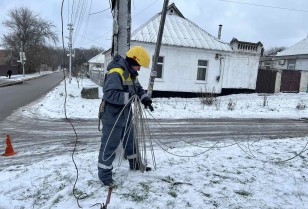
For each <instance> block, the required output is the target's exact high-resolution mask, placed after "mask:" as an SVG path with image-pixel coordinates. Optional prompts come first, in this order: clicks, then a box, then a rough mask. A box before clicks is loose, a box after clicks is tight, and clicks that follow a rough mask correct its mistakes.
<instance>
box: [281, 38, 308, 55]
mask: <svg viewBox="0 0 308 209" xmlns="http://www.w3.org/2000/svg"><path fill="white" fill-rule="evenodd" d="M299 54H308V37H307V38H305V39H304V40H302V41H300V42H298V43H297V44H295V45H293V46H291V47H289V48H287V49H285V50H283V51H281V52H278V54H277V56H288V55H299Z"/></svg>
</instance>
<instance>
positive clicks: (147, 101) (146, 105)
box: [141, 97, 154, 112]
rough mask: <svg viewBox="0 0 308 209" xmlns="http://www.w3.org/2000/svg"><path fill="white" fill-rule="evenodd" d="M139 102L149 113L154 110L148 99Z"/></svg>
mask: <svg viewBox="0 0 308 209" xmlns="http://www.w3.org/2000/svg"><path fill="white" fill-rule="evenodd" d="M141 102H142V104H143V105H144V108H145V109H147V108H149V109H150V110H151V112H153V111H154V108H153V106H152V100H151V99H150V98H149V97H146V98H144V99H143V100H142V101H141Z"/></svg>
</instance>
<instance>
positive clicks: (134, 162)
mask: <svg viewBox="0 0 308 209" xmlns="http://www.w3.org/2000/svg"><path fill="white" fill-rule="evenodd" d="M128 162H129V169H130V170H134V171H137V170H140V168H141V167H143V168H144V170H145V171H151V170H152V168H151V167H147V166H146V165H142V164H141V163H138V161H137V160H136V159H130V160H128Z"/></svg>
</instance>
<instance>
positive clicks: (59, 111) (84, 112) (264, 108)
mask: <svg viewBox="0 0 308 209" xmlns="http://www.w3.org/2000/svg"><path fill="white" fill-rule="evenodd" d="M63 84H64V83H61V85H59V86H58V87H56V88H55V89H54V90H53V91H51V92H50V93H48V94H47V95H46V97H45V98H44V99H42V100H41V101H39V102H37V103H36V104H34V105H33V106H31V108H27V109H29V110H27V111H24V114H30V115H31V114H32V113H33V114H35V115H40V116H44V117H49V118H63V117H64V107H63V106H64V100H65V91H64V85H63ZM88 86H96V84H94V83H93V82H92V81H90V80H89V79H83V81H82V84H80V88H78V86H77V82H76V80H75V79H73V80H72V83H71V84H67V85H66V88H67V101H66V112H67V116H68V117H71V118H97V115H98V107H99V104H100V101H101V100H100V99H83V98H81V96H80V92H81V89H82V87H88ZM201 101H202V99H200V98H189V99H187V98H154V99H153V106H154V108H155V110H154V112H153V113H152V115H153V116H154V117H155V118H174V119H177V118H224V117H228V118H307V117H308V94H307V93H297V94H295V93H294V94H292V93H277V94H272V95H267V97H266V98H265V97H264V95H258V94H234V95H229V96H221V97H217V98H216V102H214V103H213V104H212V105H210V106H208V105H204V104H202V103H201ZM230 101H232V102H234V103H235V106H234V109H233V110H229V109H228V104H229V103H230ZM298 104H302V105H304V106H305V107H306V108H304V109H298V108H296V107H297V105H298Z"/></svg>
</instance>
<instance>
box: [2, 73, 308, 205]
mask: <svg viewBox="0 0 308 209" xmlns="http://www.w3.org/2000/svg"><path fill="white" fill-rule="evenodd" d="M82 86H85V87H88V86H95V84H93V83H92V82H91V81H89V80H87V79H85V80H83V83H82ZM80 91H81V88H78V87H77V84H76V82H75V80H74V79H73V82H72V84H67V115H68V117H74V118H97V110H98V106H99V103H100V99H94V100H93V99H92V100H87V99H82V98H81V97H80ZM64 98H65V93H64V85H63V83H62V84H60V85H59V86H58V87H56V88H55V89H54V90H53V91H52V92H50V93H49V94H47V95H46V97H44V98H42V99H41V100H40V101H37V102H35V103H33V104H31V105H30V106H29V108H26V109H28V110H27V111H23V114H26V115H27V116H31V117H49V118H63V117H64V108H63V104H64ZM218 99H219V100H220V106H219V105H216V106H215V105H212V106H206V105H202V104H201V102H200V99H183V98H170V99H167V98H157V99H154V101H153V103H154V108H155V111H154V112H153V115H154V117H156V118H215V117H234V118H250V117H251V118H303V117H306V118H307V116H308V112H307V111H308V110H307V108H305V109H303V110H299V109H297V108H296V106H297V105H298V103H302V104H306V107H307V105H308V94H306V93H300V94H274V95H271V96H268V98H267V103H266V105H265V106H263V102H264V97H263V96H259V95H257V94H239V95H230V96H223V97H219V98H218ZM230 99H231V100H232V101H234V102H235V107H234V110H228V103H229V102H230ZM97 141H98V144H97V147H99V139H98V140H97ZM307 142H308V136H307V137H304V138H292V139H289V138H288V139H276V140H266V139H259V140H257V141H252V140H250V141H238V144H236V143H234V140H231V139H230V140H226V141H219V142H218V143H217V144H216V142H202V143H201V142H200V143H199V144H198V145H202V146H203V147H212V146H213V145H214V144H215V147H214V148H212V149H209V150H208V149H207V148H200V147H199V148H198V147H196V146H191V145H189V144H181V143H179V144H176V146H173V148H168V147H166V149H167V150H166V151H167V152H168V153H167V152H166V151H164V150H162V149H158V146H155V156H156V163H157V167H156V169H155V170H154V171H151V172H146V173H141V172H137V171H129V170H128V165H127V164H128V163H127V161H123V163H122V164H121V165H118V160H116V161H115V162H114V167H115V169H114V174H113V178H114V180H115V181H116V183H115V187H114V189H113V192H112V196H111V202H110V205H108V209H111V208H113V209H130V208H134V209H137V208H140V209H143V208H200V209H201V208H202V209H203V208H234V209H235V208H245V209H246V208H253V209H256V208H260V209H261V208H262V209H264V208H273V209H274V208H277V209H281V208H286V209H287V208H290V209H293V208H300V209H305V208H308V153H307V152H302V153H301V155H299V156H297V157H296V158H294V159H292V160H287V161H286V162H281V161H284V160H286V159H289V158H291V157H293V156H295V155H296V154H298V153H299V152H300V151H302V150H303V148H307V147H305V146H306V144H307ZM42 150H46V151H47V148H42ZM148 153H149V152H148ZM170 153H171V154H170ZM70 154H71V153H68V154H64V155H62V156H55V157H51V158H50V159H48V160H44V161H41V162H39V163H36V164H33V165H29V166H18V167H17V166H10V167H7V168H4V169H2V170H1V171H0V185H1V188H0V208H1V209H2V208H3V209H6V208H18V209H19V208H40V209H41V208H61V209H63V208H76V209H77V208H78V205H77V202H76V199H75V197H74V196H73V193H72V189H73V185H74V182H75V179H76V170H75V167H74V164H73V163H72V160H71V156H70ZM149 154H150V153H149ZM199 154H200V155H199ZM176 155H186V156H187V155H189V156H194V155H196V156H195V157H179V156H176ZM97 156H98V149H97V151H96V152H92V151H89V150H87V149H83V150H77V152H76V153H75V160H76V163H77V166H78V170H79V180H78V182H77V184H76V190H75V194H77V195H81V196H80V198H81V199H80V200H79V203H80V205H81V207H83V208H100V206H99V205H96V206H94V207H91V206H92V205H93V204H96V203H104V202H105V200H106V195H107V188H106V187H103V186H102V185H101V183H100V182H99V180H98V178H97ZM13 157H18V155H15V156H13ZM149 159H151V158H150V156H149Z"/></svg>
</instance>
